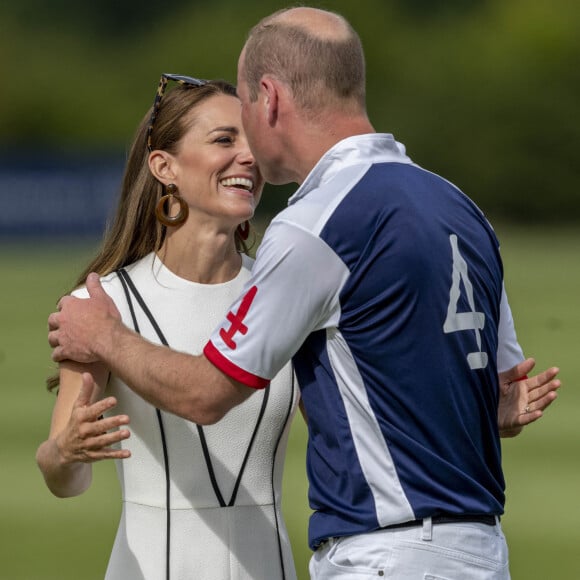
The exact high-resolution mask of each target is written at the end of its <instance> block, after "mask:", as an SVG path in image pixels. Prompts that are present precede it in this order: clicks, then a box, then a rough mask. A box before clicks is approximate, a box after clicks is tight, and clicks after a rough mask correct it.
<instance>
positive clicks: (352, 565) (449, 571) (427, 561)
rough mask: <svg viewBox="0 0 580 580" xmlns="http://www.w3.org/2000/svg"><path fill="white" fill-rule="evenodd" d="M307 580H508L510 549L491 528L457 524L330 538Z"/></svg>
mask: <svg viewBox="0 0 580 580" xmlns="http://www.w3.org/2000/svg"><path fill="white" fill-rule="evenodd" d="M309 568H310V577H311V580H334V579H335V578H340V579H344V580H346V579H347V578H348V579H349V580H363V579H368V578H376V579H379V578H394V579H396V580H509V578H510V573H509V567H508V550H507V544H506V541H505V537H504V535H503V532H502V529H501V525H500V523H499V520H497V519H496V525H495V526H489V525H486V524H480V523H471V522H461V523H449V524H448V523H445V524H442V523H441V524H432V523H431V518H426V519H424V520H423V525H422V526H416V527H409V528H399V529H392V530H377V531H376V532H371V533H368V534H360V535H357V536H346V537H343V538H331V539H330V540H328V541H327V542H325V543H324V544H322V546H320V547H319V548H318V550H317V551H316V552H314V554H313V556H312V558H311V560H310V566H309Z"/></svg>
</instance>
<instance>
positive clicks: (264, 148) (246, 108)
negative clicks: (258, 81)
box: [237, 51, 292, 185]
mask: <svg viewBox="0 0 580 580" xmlns="http://www.w3.org/2000/svg"><path fill="white" fill-rule="evenodd" d="M244 54H245V51H242V54H241V55H240V58H239V60H238V81H237V82H238V86H237V91H238V97H239V98H240V101H241V103H242V125H243V127H244V132H245V133H246V139H247V140H248V145H249V146H250V150H251V151H252V154H253V156H254V158H255V160H256V163H257V164H258V167H259V168H260V171H261V173H262V175H263V176H264V179H265V180H266V181H267V182H268V183H272V184H274V185H281V184H284V183H289V182H290V181H292V180H291V179H287V178H286V176H285V175H284V172H283V168H284V166H285V165H284V161H285V159H284V154H283V152H284V147H283V141H284V140H283V139H281V138H280V134H279V132H280V130H279V128H278V125H277V124H276V123H269V121H268V116H269V114H270V113H269V107H270V102H269V97H268V94H267V90H266V89H264V87H263V86H262V85H261V86H260V87H259V91H258V95H257V99H256V100H255V101H252V100H251V99H250V91H249V87H248V83H247V82H246V74H245V70H244Z"/></svg>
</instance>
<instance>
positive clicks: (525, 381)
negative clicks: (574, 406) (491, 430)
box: [498, 358, 562, 437]
mask: <svg viewBox="0 0 580 580" xmlns="http://www.w3.org/2000/svg"><path fill="white" fill-rule="evenodd" d="M535 364H536V363H535V361H534V359H532V358H528V359H526V360H524V361H522V362H521V363H519V364H517V365H515V366H514V367H512V368H511V369H509V370H507V371H504V372H502V373H499V382H500V393H499V395H500V397H499V408H498V425H499V432H500V435H501V437H515V436H516V435H519V434H520V433H521V432H522V430H523V428H524V427H525V426H526V425H529V424H530V423H533V422H535V421H537V420H538V419H540V418H541V417H542V416H543V411H544V410H545V409H547V408H548V407H549V406H550V405H551V404H552V402H553V401H554V400H555V399H556V397H557V393H556V391H557V390H558V389H559V388H560V386H561V384H562V383H561V382H560V380H559V379H557V378H556V377H557V375H558V373H559V372H560V369H559V368H558V367H550V368H549V369H546V370H545V371H543V372H541V373H538V374H537V375H534V376H531V377H529V378H528V376H527V375H528V374H529V373H530V372H531V371H532V369H533V368H534V366H535Z"/></svg>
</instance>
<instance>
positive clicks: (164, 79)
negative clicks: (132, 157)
mask: <svg viewBox="0 0 580 580" xmlns="http://www.w3.org/2000/svg"><path fill="white" fill-rule="evenodd" d="M169 81H174V82H176V83H178V84H180V85H186V86H189V87H203V85H206V84H207V83H208V82H209V81H206V80H205V79H196V78H193V77H188V76H185V75H173V74H169V73H163V74H162V75H161V80H160V81H159V86H158V87H157V93H156V95H155V100H154V101H153V110H152V111H151V118H150V119H149V126H148V127H147V149H149V152H151V151H153V147H152V145H151V135H152V133H153V125H154V124H155V119H157V114H158V113H159V107H160V106H161V99H162V98H163V95H164V94H165V89H166V88H167V84H168V83H169Z"/></svg>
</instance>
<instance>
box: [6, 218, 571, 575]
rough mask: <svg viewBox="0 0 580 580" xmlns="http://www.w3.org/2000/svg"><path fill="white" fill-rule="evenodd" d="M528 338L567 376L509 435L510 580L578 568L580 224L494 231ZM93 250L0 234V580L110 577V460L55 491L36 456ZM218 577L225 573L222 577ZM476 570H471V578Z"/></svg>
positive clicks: (298, 502) (300, 559)
mask: <svg viewBox="0 0 580 580" xmlns="http://www.w3.org/2000/svg"><path fill="white" fill-rule="evenodd" d="M497 230H498V234H499V236H500V238H501V240H502V247H503V255H504V261H505V265H506V286H507V288H508V293H509V296H510V302H511V305H512V310H513V312H514V316H515V319H516V326H517V329H518V336H519V339H520V342H521V344H522V346H523V347H524V349H525V351H526V353H527V354H529V355H534V356H535V357H536V360H537V363H538V366H537V368H538V369H543V368H545V367H547V366H551V365H558V366H560V368H561V369H562V372H561V379H562V380H563V382H564V386H563V388H562V390H561V391H560V397H559V399H558V400H557V401H556V403H555V404H554V406H553V407H552V408H551V409H550V410H549V412H548V413H547V414H546V416H545V417H544V418H543V419H542V420H541V422H540V423H539V424H536V425H534V426H532V427H530V428H528V429H527V431H526V432H525V433H524V434H523V435H522V436H520V437H518V438H516V439H513V440H508V441H505V442H504V465H505V473H506V480H507V513H506V516H505V517H504V519H503V525H504V530H505V532H506V535H507V538H508V542H509V545H510V550H511V569H512V577H513V578H514V580H520V579H521V580H524V579H525V580H545V579H549V580H577V579H578V578H580V526H579V525H578V521H579V519H580V436H579V424H580V423H579V419H578V414H579V411H580V394H579V391H578V388H577V387H578V384H579V383H580V350H579V347H580V341H579V339H578V333H579V331H580V298H579V297H580V233H574V232H571V231H565V232H560V231H538V230H534V229H528V230H527V231H525V230H521V229H514V228H510V227H507V226H502V227H498V228H497ZM91 250H92V249H91V248H90V246H87V245H86V244H82V243H78V244H73V245H72V247H69V248H65V246H63V245H59V244H56V243H55V244H46V243H44V242H42V243H37V244H32V243H30V244H25V245H22V246H16V245H14V244H7V243H5V242H4V243H2V251H1V252H0V268H1V271H2V291H1V296H2V300H1V302H0V325H1V332H0V371H1V375H0V376H1V377H2V378H1V385H2V402H3V404H2V405H1V407H0V435H1V437H0V441H1V444H0V454H1V475H0V482H1V488H0V489H1V492H2V493H1V494H0V508H1V516H0V578H1V579H7V580H17V579H18V580H20V579H26V580H36V579H43V580H52V579H54V580H68V579H70V580H92V579H95V580H96V579H100V578H102V577H103V574H104V570H105V567H106V563H107V559H108V554H109V550H110V547H111V544H112V541H113V537H114V534H115V531H116V527H117V520H118V514H119V511H120V502H119V490H118V487H117V483H116V478H115V475H114V468H113V466H112V465H111V464H99V465H98V466H97V467H96V469H95V479H94V482H93V486H92V487H91V489H90V490H89V491H88V492H87V493H86V494H85V495H84V496H81V497H79V498H74V499H68V500H59V499H56V498H54V497H52V496H51V495H50V493H49V492H48V491H47V489H46V488H45V487H44V483H43V481H42V477H41V475H40V472H39V471H38V469H37V468H36V465H35V460H34V454H35V451H36V447H37V446H38V444H39V443H40V442H41V441H42V440H43V439H44V438H45V437H46V434H47V432H48V425H49V419H50V412H51V406H52V402H53V398H52V396H51V395H49V394H47V393H46V392H45V390H44V379H45V377H46V375H47V374H49V373H50V372H51V371H52V364H51V362H50V351H49V348H48V345H47V343H46V318H47V315H48V314H49V313H50V312H51V311H52V310H53V307H54V304H55V301H56V299H57V298H58V296H59V295H60V294H62V293H63V292H65V291H66V290H67V289H68V287H69V286H70V285H71V284H72V282H73V279H74V277H75V275H76V273H77V272H78V271H79V269H80V266H81V265H82V264H83V263H84V261H85V260H86V258H87V256H88V255H89V253H90V251H91ZM305 437H306V434H305V429H304V426H303V424H302V422H301V419H300V418H297V420H296V421H295V424H294V426H293V430H292V435H291V441H290V447H289V453H288V459H287V466H286V472H285V484H284V494H285V500H284V508H285V514H286V520H287V525H288V528H289V532H290V535H291V539H292V543H293V547H294V552H295V558H296V563H297V567H298V570H299V578H300V579H301V580H303V579H304V580H305V579H307V578H308V574H307V562H308V558H309V556H310V554H309V551H308V548H307V544H306V526H307V518H308V508H307V503H306V481H305V474H304V444H305ZM216 580H220V579H216ZM466 580H469V579H466Z"/></svg>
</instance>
